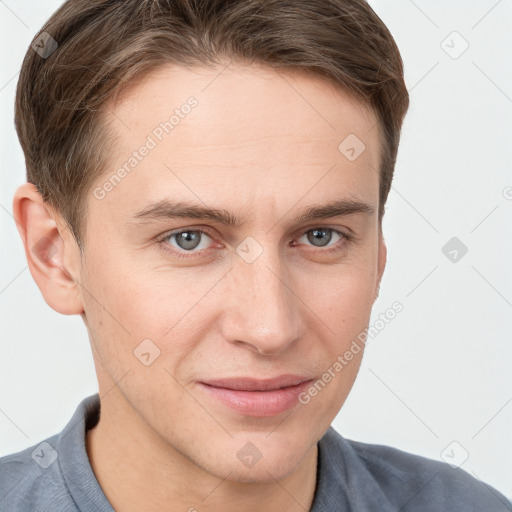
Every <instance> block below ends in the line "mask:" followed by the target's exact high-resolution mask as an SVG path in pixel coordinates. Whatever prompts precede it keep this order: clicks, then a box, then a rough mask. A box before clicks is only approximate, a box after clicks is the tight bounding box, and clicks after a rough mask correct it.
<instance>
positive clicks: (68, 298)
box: [13, 183, 84, 315]
mask: <svg viewBox="0 0 512 512" xmlns="http://www.w3.org/2000/svg"><path fill="white" fill-rule="evenodd" d="M13 214H14V218H15V220H16V226H17V228H18V231H19V233H20V236H21V239H22V241H23V245H24V247H25V254H26V257H27V263H28V266H29V269H30V273H31V274H32V277H33V278H34V281H35V282H36V284H37V286H38V287H39V289H40V290H41V293H42V294H43V297H44V300H45V301H46V303H47V304H48V305H49V306H50V307H51V308H52V309H54V310H55V311H57V312H58V313H62V314H63V315H76V314H81V313H82V312H83V311H84V308H83V304H82V297H81V289H80V286H79V282H78V281H77V280H76V279H75V278H74V277H73V276H74V275H76V276H79V275H80V264H81V261H80V260H81V258H80V251H79V248H78V245H77V243H76V241H75V239H74V237H73V236H72V234H71V232H70V230H69V228H68V227H67V225H66V223H65V222H63V221H62V219H61V217H60V215H57V214H56V212H55V211H54V210H53V208H51V207H50V206H49V204H48V203H45V202H44V201H43V198H42V196H41V194H40V193H39V191H38V190H37V188H36V187H35V185H33V184H32V183H24V184H23V185H21V186H20V187H19V188H18V189H17V190H16V192H15V194H14V199H13Z"/></svg>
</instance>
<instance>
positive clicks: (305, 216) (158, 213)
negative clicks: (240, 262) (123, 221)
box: [129, 199, 375, 227]
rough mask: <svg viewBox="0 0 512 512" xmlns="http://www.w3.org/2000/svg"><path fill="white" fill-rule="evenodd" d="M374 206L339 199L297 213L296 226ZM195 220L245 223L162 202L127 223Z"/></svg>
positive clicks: (225, 212) (228, 214)
mask: <svg viewBox="0 0 512 512" xmlns="http://www.w3.org/2000/svg"><path fill="white" fill-rule="evenodd" d="M374 212H375V210H374V208H373V206H371V205H370V204H368V203H365V202H363V201H358V200H353V199H340V200H337V201H332V202H329V203H326V204H324V205H320V206H310V207H307V208H303V209H302V210H300V211H299V212H298V213H297V215H296V216H295V217H294V221H295V222H296V223H297V224H301V223H304V222H308V221H311V220H318V219H329V218H332V217H341V216H346V215H352V214H355V213H364V214H366V215H369V216H370V215H373V214H374ZM178 218H181V219H198V220H203V221H212V222H217V223H219V224H223V225H226V226H230V227H241V226H243V225H244V224H246V223H247V221H246V217H240V216H237V215H235V214H234V213H232V212H230V211H228V210H225V209H217V208H209V207H204V206H200V205H197V204H194V203H189V202H184V201H177V202H173V201H169V200H166V199H164V200H161V201H158V202H156V203H151V204H149V205H147V206H146V207H145V208H143V209H142V210H140V211H138V212H137V213H135V215H133V217H132V218H131V219H130V221H129V222H131V223H139V222H150V221H159V220H169V219H178Z"/></svg>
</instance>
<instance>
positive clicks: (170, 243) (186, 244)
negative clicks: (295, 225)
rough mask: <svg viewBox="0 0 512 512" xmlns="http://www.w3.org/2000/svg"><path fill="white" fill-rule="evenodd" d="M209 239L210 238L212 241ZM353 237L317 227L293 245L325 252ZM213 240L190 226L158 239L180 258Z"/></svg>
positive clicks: (204, 249) (335, 249)
mask: <svg viewBox="0 0 512 512" xmlns="http://www.w3.org/2000/svg"><path fill="white" fill-rule="evenodd" d="M333 235H334V243H332V244H330V242H331V241H332V240H333ZM304 238H305V240H306V243H304V241H302V242H301V239H304ZM208 239H210V242H209V241H208ZM351 239H352V237H351V235H348V234H346V233H343V232H341V231H339V230H337V229H334V228H329V227H316V228H313V229H309V230H307V231H305V232H304V234H303V235H302V236H301V237H300V238H298V242H299V243H296V241H295V240H293V242H292V244H291V245H292V246H297V245H312V246H313V247H316V248H318V252H320V253H322V254H323V253H332V252H335V251H340V250H341V249H343V248H344V247H345V245H346V244H347V242H349V241H350V240H351ZM211 240H213V235H212V234H211V233H210V232H209V231H207V230H206V229H204V228H202V229H192V228H188V229H182V230H178V231H173V232H170V233H166V234H164V235H162V236H161V237H160V238H158V239H157V243H158V244H159V245H160V246H161V247H162V248H163V250H165V251H166V252H168V253H171V254H172V255H173V256H176V257H178V258H193V257H195V256H199V255H201V253H202V252H204V251H207V250H208V249H209V248H210V247H211ZM217 247H222V245H221V244H218V243H217Z"/></svg>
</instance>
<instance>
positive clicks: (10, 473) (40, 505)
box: [0, 434, 69, 512]
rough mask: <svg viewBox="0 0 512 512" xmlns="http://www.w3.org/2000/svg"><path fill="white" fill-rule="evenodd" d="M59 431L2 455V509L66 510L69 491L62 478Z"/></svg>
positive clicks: (0, 480) (16, 511) (0, 460)
mask: <svg viewBox="0 0 512 512" xmlns="http://www.w3.org/2000/svg"><path fill="white" fill-rule="evenodd" d="M57 443H58V434H57V435H55V436H52V437H49V438H48V439H46V440H44V441H42V442H40V443H37V444H35V445H33V446H31V447H29V448H26V449H24V450H22V451H19V452H17V453H13V454H10V455H6V456H4V457H0V510H5V511H9V512H18V511H20V512H21V511H23V512H26V511H27V510H41V511H46V510H48V511H50V510H63V508H62V507H60V505H63V506H64V505H65V504H67V503H68V502H69V494H68V492H67V489H66V486H65V484H64V481H63V479H62V476H61V473H60V468H59V463H58V452H57V450H56V449H55V448H56V446H57Z"/></svg>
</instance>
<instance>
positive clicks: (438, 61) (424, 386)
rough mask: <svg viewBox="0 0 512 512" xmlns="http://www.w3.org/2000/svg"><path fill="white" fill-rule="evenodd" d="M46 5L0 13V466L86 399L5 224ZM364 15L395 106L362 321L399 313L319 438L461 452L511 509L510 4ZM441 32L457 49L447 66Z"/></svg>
mask: <svg viewBox="0 0 512 512" xmlns="http://www.w3.org/2000/svg"><path fill="white" fill-rule="evenodd" d="M60 3H61V2H60V1H58V0H38V1H37V2H36V1H30V2H29V1H23V2H15V1H14V0H5V1H2V2H0V20H1V21H0V34H1V43H2V44H1V55H2V66H1V70H0V108H1V111H0V119H1V125H0V129H1V130H2V131H1V139H0V140H1V144H0V151H1V155H0V156H1V158H0V162H1V173H0V251H1V265H0V313H1V324H0V456H1V455H5V454H8V453H12V452H14V451H18V450H21V449H23V448H26V447H29V446H32V445H35V444H37V443H38V442H39V441H41V440H43V439H44V438H46V437H49V436H50V435H53V434H55V433H57V432H59V431H60V430H62V428H63V427H64V426H65V424H66V423H67V422H68V421H69V419H70V418H71V415H72V414H73V412H74V411H75V408H76V406H77V405H78V403H79V402H80V401H81V400H82V399H83V398H84V397H86V396H88V395H90V394H93V393H95V392H97V383H96V377H95V372H94V366H93V362H92V355H91V352H90V348H89V341H88V338H87V335H86V329H85V327H84V325H83V324H82V321H81V319H80V317H79V316H63V315H60V314H58V313H56V312H54V311H53V310H52V309H51V308H50V307H49V306H48V305H47V304H46V303H45V302H44V300H43V298H42V296H41V293H40V291H39V289H38V288H37V287H36V285H35V283H34V281H33V279H32V277H31V275H30V272H29V270H28V268H27V265H26V259H25V255H24V252H23V248H22V243H21V239H20V238H19V235H18V232H17V230H16V227H15V223H14V220H13V218H12V216H11V215H12V196H13V193H14V190H15V188H16V187H17V186H18V185H20V184H21V183H23V182H24V181H25V174H24V173H25V168H24V158H23V154H22V152H21V147H20V145H19V142H18V139H17V136H16V133H15V130H14V123H13V102H14V94H15V87H16V83H17V79H18V72H19V69H20V66H21V62H22V59H23V56H24V54H25V52H26V51H27V49H28V47H29V44H30V41H31V40H32V38H33V37H34V35H35V34H36V32H37V31H38V30H39V29H40V27H41V26H42V24H43V23H44V22H45V21H46V19H47V18H48V17H49V16H50V15H51V13H52V12H53V11H54V10H55V9H56V8H57V7H58V6H59V5H60ZM370 3H371V5H372V6H373V7H374V9H375V11H376V12H377V14H379V16H381V18H382V19H383V21H384V22H385V23H386V24H387V25H388V27H389V29H390V30H391V32H392V34H393V35H394V37H395V39H396V41H397V43H398V46H399V48H400V50H401V52H402V56H403V59H404V63H405V69H406V82H407V85H408V89H409V91H410V94H411V107H410V110H409V113H408V116H407V118H406V122H405V125H404V129H403V137H402V143H401V147H400V151H399V158H398V162H397V166H396V175H395V181H394V184H393V188H392V190H391V193H390V197H389V200H388V205H387V213H386V215H385V217H384V233H385V238H386V241H387V245H388V264H387V269H386V272H385V274H384V279H383V282H382V286H381V292H380V296H379V299H378V300H377V302H376V304H375V307H374V317H373V319H376V318H377V317H378V315H379V313H381V312H384V311H385V310H386V309H387V308H389V307H390V305H391V304H392V303H393V302H394V301H396V300H398V301H400V302H401V303H402V304H403V306H404V310H403V311H402V312H401V313H400V314H398V315H397V317H396V318H395V319H394V320H393V321H392V322H391V323H389V324H388V325H386V327H385V328H384V329H383V330H382V331H381V332H380V333H379V334H378V336H377V337H375V338H374V339H372V340H371V341H370V342H369V343H368V347H367V351H366V354H365V358H364V361H363V364H362V367H361V370H360V374H359V377H358V379H357V381H356V383H355V385H354V388H353V390H352V392H351V394H350V396H349V398H348V400H347V402H346V404H345V405H344V407H343V408H342V410H341V411H340V414H339V415H338V416H337V418H336V420H335V422H334V427H335V428H336V429H337V430H339V431H340V432H341V433H342V434H343V435H345V436H346V437H348V438H352V439H355V440H359V441H364V442H369V443H379V444H386V445H391V446H395V447H398V448H400V449H402V450H405V451H408V452H412V453H416V454H420V455H424V456H427V457H430V458H434V459H439V460H442V453H445V454H449V455H451V456H452V457H453V458H454V459H460V460H461V459H462V458H463V456H464V455H465V453H466V452H467V454H468V458H467V460H466V461H465V462H464V463H463V465H462V468H464V469H465V470H466V471H468V472H470V473H471V474H473V475H474V476H476V477H478V478H479V479H481V480H483V481H485V482H487V483H489V484H491V485H492V486H494V487H495V488H496V489H498V490H500V491H501V492H502V493H504V494H505V495H506V496H508V497H512V478H511V477H512V443H511V435H510V433H511V432H512V386H511V380H512V379H511V373H512V372H511V371H510V368H511V361H512V357H511V356H512V349H511V340H512V336H511V334H512V322H511V317H512V315H511V313H512V286H511V282H512V279H511V277H512V276H511V274H512V271H511V268H512V265H511V262H512V251H511V248H512V242H511V239H512V236H511V235H512V231H511V227H512V226H511V225H512V200H510V199H507V197H508V198H510V197H512V189H511V188H507V187H511V186H512V174H511V172H510V169H511V155H510V148H511V145H512V144H511V141H512V123H511V114H512V67H511V62H512V55H511V54H512V41H511V38H512V36H511V34H512V0H501V1H498V2H497V1H496V0H480V1H475V0H473V1H468V0H464V1H462V0H458V1H450V2H446V1H444V0H443V1H441V0H436V1H434V0H429V1H427V0H415V1H414V2H413V1H409V0H401V1H397V0H395V1H390V0H373V1H371V2H370ZM453 31H457V32H458V33H459V34H460V35H461V36H462V38H464V40H465V41H467V43H468V44H469V47H468V49H467V50H466V51H465V52H464V53H463V54H462V55H460V56H458V58H452V57H453V56H456V55H457V54H458V52H459V51H460V50H461V49H462V48H463V45H464V44H465V43H464V41H463V40H462V39H461V38H460V37H459V36H457V35H453V34H452V32H453ZM450 34H452V35H450ZM448 36H449V37H448ZM447 37H448V38H447ZM443 41H445V42H444V43H443ZM443 48H445V49H446V50H447V51H448V52H451V54H452V56H450V55H449V54H448V53H447V52H446V51H445V49H443ZM507 191H508V194H507ZM453 236H456V237H458V238H459V239H460V240H461V241H462V242H463V243H464V244H465V245H466V246H467V247H468V252H467V254H466V255H465V256H464V257H463V258H461V259H459V261H457V262H456V263H454V262H452V261H450V260H449V259H448V258H447V257H446V256H445V255H444V254H443V252H442V251H441V248H442V247H443V246H444V244H445V243H446V242H447V241H448V240H449V239H451V238H452V237H453ZM372 322H373V320H372ZM453 441H456V444H451V445H450V443H452V442H453ZM448 445H450V447H449V448H448V450H446V451H445V448H446V447H447V446H448Z"/></svg>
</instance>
